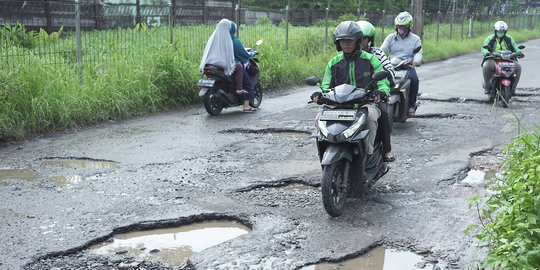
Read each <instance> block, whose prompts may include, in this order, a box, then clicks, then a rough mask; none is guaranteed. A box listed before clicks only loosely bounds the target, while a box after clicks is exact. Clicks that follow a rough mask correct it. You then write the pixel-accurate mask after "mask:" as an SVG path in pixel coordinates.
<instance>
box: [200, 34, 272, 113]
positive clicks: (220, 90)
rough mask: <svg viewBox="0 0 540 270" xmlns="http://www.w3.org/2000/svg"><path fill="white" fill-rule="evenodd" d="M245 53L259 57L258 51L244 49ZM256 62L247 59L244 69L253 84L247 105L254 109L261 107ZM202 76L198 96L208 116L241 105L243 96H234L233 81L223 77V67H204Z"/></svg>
mask: <svg viewBox="0 0 540 270" xmlns="http://www.w3.org/2000/svg"><path fill="white" fill-rule="evenodd" d="M261 44H262V40H259V41H257V43H256V45H257V46H259V45H261ZM246 51H248V52H255V55H259V51H257V50H255V49H252V48H246ZM258 62H259V59H258V58H257V57H255V56H253V57H251V58H250V59H249V61H248V63H247V64H246V67H245V68H246V70H247V74H248V75H249V76H250V78H251V81H252V82H253V84H254V86H253V88H254V98H253V100H252V101H250V102H249V105H250V106H251V107H254V108H258V107H259V106H260V105H261V102H262V98H263V89H262V86H261V82H260V68H259V65H258V64H257V63H258ZM203 74H204V78H202V79H199V81H198V82H197V86H199V87H200V88H201V90H200V91H199V96H201V97H203V104H204V108H205V109H206V112H208V114H210V115H219V114H220V113H221V111H222V110H223V109H224V108H229V107H235V106H239V105H242V104H243V102H244V98H243V95H237V94H236V89H235V87H234V79H233V77H232V76H227V75H225V73H224V69H223V67H220V66H215V65H205V66H204V70H203Z"/></svg>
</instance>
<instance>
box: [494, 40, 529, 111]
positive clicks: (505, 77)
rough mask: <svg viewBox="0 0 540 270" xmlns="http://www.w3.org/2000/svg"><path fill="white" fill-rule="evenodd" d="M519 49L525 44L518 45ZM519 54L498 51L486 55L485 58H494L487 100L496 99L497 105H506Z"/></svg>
mask: <svg viewBox="0 0 540 270" xmlns="http://www.w3.org/2000/svg"><path fill="white" fill-rule="evenodd" d="M518 48H519V49H524V48H525V46H523V45H520V46H519V47H518ZM520 56H521V54H520V53H518V52H512V51H500V52H495V53H493V54H491V55H490V56H487V57H486V59H494V60H495V74H494V75H493V77H492V79H491V84H490V85H491V87H490V88H489V89H488V91H487V93H486V94H487V95H488V98H489V101H490V102H492V101H494V100H495V101H496V102H497V104H498V105H499V106H502V107H508V103H509V102H510V98H512V96H513V95H514V94H515V93H514V78H515V77H516V63H515V61H516V60H517V58H521V57H520Z"/></svg>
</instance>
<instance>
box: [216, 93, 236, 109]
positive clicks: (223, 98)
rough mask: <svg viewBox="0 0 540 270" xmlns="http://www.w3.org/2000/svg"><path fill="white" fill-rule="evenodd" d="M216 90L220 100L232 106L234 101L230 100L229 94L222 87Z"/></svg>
mask: <svg viewBox="0 0 540 270" xmlns="http://www.w3.org/2000/svg"><path fill="white" fill-rule="evenodd" d="M217 92H218V94H219V98H220V99H221V101H223V102H225V104H227V106H228V107H232V106H234V103H235V101H234V100H232V99H231V98H230V96H229V95H228V94H227V93H226V92H225V91H223V89H219V90H218V91H217Z"/></svg>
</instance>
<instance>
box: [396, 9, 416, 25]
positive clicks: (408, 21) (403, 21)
mask: <svg viewBox="0 0 540 270" xmlns="http://www.w3.org/2000/svg"><path fill="white" fill-rule="evenodd" d="M394 25H395V26H396V27H397V26H398V25H406V26H407V27H409V29H410V28H412V25H413V17H412V15H411V13H409V12H407V11H403V12H401V13H399V14H398V15H397V16H396V18H395V19H394Z"/></svg>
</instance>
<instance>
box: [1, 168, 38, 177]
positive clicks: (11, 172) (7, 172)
mask: <svg viewBox="0 0 540 270" xmlns="http://www.w3.org/2000/svg"><path fill="white" fill-rule="evenodd" d="M37 177H38V175H37V174H36V172H34V171H33V170H31V169H9V168H6V169H0V180H13V179H19V180H35V179H36V178H37Z"/></svg>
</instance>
